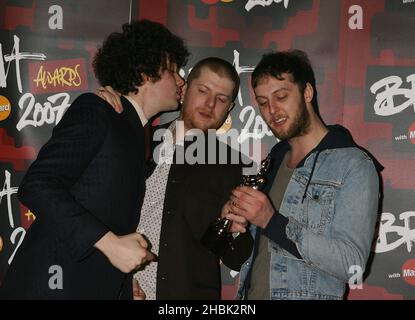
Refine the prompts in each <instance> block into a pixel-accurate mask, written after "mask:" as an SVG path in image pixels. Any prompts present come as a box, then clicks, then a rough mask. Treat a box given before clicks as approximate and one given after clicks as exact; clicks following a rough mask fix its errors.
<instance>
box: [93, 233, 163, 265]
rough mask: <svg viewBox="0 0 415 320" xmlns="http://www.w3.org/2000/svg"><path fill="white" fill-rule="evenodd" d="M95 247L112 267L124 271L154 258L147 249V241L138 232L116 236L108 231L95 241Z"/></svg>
mask: <svg viewBox="0 0 415 320" xmlns="http://www.w3.org/2000/svg"><path fill="white" fill-rule="evenodd" d="M95 247H96V248H97V249H98V250H100V251H101V252H102V253H103V254H104V255H105V256H106V257H107V258H108V260H109V261H110V262H111V264H112V265H113V266H114V267H116V268H117V269H118V270H120V271H122V272H124V273H130V272H132V271H134V270H137V269H138V268H139V267H140V266H142V265H143V264H145V263H148V262H150V261H153V260H154V259H155V256H154V254H153V253H151V252H150V251H148V250H147V247H148V244H147V241H146V240H145V239H144V237H143V236H142V235H141V234H139V233H131V234H128V235H125V236H116V235H115V234H114V233H112V232H111V231H109V232H107V233H106V234H105V235H104V236H103V237H102V238H101V239H99V240H98V241H97V243H95Z"/></svg>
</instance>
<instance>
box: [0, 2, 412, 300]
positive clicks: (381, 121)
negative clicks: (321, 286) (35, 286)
mask: <svg viewBox="0 0 415 320" xmlns="http://www.w3.org/2000/svg"><path fill="white" fill-rule="evenodd" d="M141 18H147V19H151V20H155V21H158V22H161V23H163V24H165V25H166V26H168V27H169V28H170V29H171V30H172V31H173V32H175V33H177V34H179V35H181V36H182V37H183V38H185V39H186V42H187V44H188V46H189V48H190V50H191V52H192V54H193V55H192V57H191V60H190V61H189V64H188V65H187V66H186V67H185V68H184V69H183V70H182V73H183V75H184V76H185V75H187V74H188V71H189V69H190V68H191V67H192V65H194V63H195V62H196V61H197V60H199V59H201V58H203V57H206V56H212V55H213V56H220V57H222V58H225V59H227V60H229V61H231V62H233V63H234V65H235V67H236V68H237V70H238V72H239V74H240V77H241V82H242V86H241V90H240V94H239V96H238V100H237V104H236V107H235V108H234V109H233V111H232V113H231V115H230V117H229V118H228V120H227V125H228V127H233V128H237V129H240V130H241V132H242V130H245V131H243V132H244V133H241V136H240V139H241V141H242V140H244V139H262V142H263V144H264V145H265V146H266V148H267V149H269V147H271V146H272V145H273V144H274V143H275V139H273V137H272V134H271V132H270V131H269V130H268V128H267V127H266V125H265V124H264V123H263V121H262V119H261V118H260V117H259V114H258V111H257V108H256V105H255V101H254V99H253V95H252V90H251V88H250V73H251V72H252V70H253V68H254V66H255V64H256V63H257V62H258V61H259V59H260V56H261V55H262V54H263V53H265V52H269V51H271V50H286V49H290V48H299V49H302V50H304V51H306V52H307V53H308V54H309V56H310V58H311V60H312V62H313V65H314V69H315V72H316V77H317V88H318V92H319V102H320V109H321V114H322V116H323V118H324V119H325V121H326V123H328V124H333V123H339V124H342V125H344V126H346V127H347V128H349V129H350V130H351V132H352V134H353V136H354V137H355V140H356V141H357V142H358V143H359V144H361V145H362V146H364V147H366V148H367V149H368V150H370V151H371V152H372V153H373V155H374V156H375V157H376V158H377V159H378V160H379V161H380V162H381V163H382V164H383V166H384V167H385V170H384V171H383V174H382V178H383V183H384V198H383V201H382V207H381V208H380V210H379V228H378V230H377V233H376V236H377V238H376V239H375V241H374V244H373V249H372V256H371V263H370V266H369V268H368V272H366V273H365V277H364V282H363V285H362V286H361V285H359V281H358V279H359V270H357V269H352V270H350V275H351V284H352V285H351V289H350V292H349V294H348V298H349V299H415V170H414V169H415V168H414V167H415V106H414V102H415V42H414V41H413V30H414V29H415V1H414V0H353V1H352V0H295V1H294V0H274V1H272V0H220V1H219V0H180V1H172V0H171V1H169V0H152V1H144V0H142V1H139V0H118V1H110V0H107V1H106V0H89V1H83V0H70V1H51V0H0V280H1V278H2V277H3V276H4V273H5V271H6V270H7V268H8V265H9V263H10V262H11V261H12V259H13V257H14V254H15V252H16V250H17V249H18V247H19V245H20V244H21V242H22V240H23V238H24V236H25V230H26V229H27V228H28V227H29V225H30V223H31V222H32V221H33V219H35V215H36V213H32V212H30V211H29V210H28V209H27V208H25V207H24V206H23V205H22V204H20V203H19V201H18V199H17V196H16V193H17V190H18V188H19V183H20V181H21V180H22V178H23V175H24V173H25V171H26V169H27V168H28V166H29V165H30V163H31V162H32V161H33V160H34V159H35V158H36V155H37V153H38V151H39V148H40V147H41V146H42V145H43V144H44V143H45V142H46V140H47V139H48V138H49V136H50V134H51V130H52V128H53V126H54V125H56V123H57V122H59V120H60V119H61V117H62V115H63V113H64V112H65V110H66V109H67V108H68V107H69V105H70V104H71V102H72V101H73V100H74V98H75V97H76V96H78V95H79V94H81V93H82V92H85V91H93V90H95V89H96V87H97V82H96V80H95V79H94V76H93V73H92V69H91V60H92V57H93V55H94V53H95V51H96V48H97V46H99V45H100V43H101V42H102V40H103V39H104V38H105V37H106V36H107V35H108V34H109V33H110V32H113V31H118V30H120V29H121V25H122V23H124V22H128V21H130V20H131V19H132V20H134V19H141ZM167 117H169V116H167ZM254 129H257V130H256V133H255V134H252V133H253V132H254ZM374 192H375V190H374ZM27 272H30V265H28V266H27ZM222 278H223V283H224V285H223V297H224V298H225V299H231V298H232V296H233V293H234V291H235V285H234V284H235V282H236V281H237V279H238V276H237V274H236V273H235V272H232V271H230V270H229V269H226V268H223V269H222Z"/></svg>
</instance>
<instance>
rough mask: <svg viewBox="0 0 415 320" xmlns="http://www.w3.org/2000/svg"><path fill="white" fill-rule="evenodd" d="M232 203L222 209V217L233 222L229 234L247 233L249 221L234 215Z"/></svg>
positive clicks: (229, 202) (227, 203)
mask: <svg viewBox="0 0 415 320" xmlns="http://www.w3.org/2000/svg"><path fill="white" fill-rule="evenodd" d="M231 203H232V202H231V201H230V200H229V201H228V202H226V203H225V205H224V206H223V207H222V211H221V217H222V218H226V219H229V220H231V221H232V224H231V227H230V228H229V232H232V233H235V232H240V233H245V232H246V227H247V225H248V221H247V220H246V219H245V217H242V216H238V215H236V214H233V213H232V211H231Z"/></svg>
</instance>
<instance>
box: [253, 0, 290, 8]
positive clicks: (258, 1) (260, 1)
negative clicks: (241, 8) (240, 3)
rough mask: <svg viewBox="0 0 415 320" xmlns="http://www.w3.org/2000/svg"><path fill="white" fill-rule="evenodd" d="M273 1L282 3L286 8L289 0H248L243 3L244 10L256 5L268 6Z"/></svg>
mask: <svg viewBox="0 0 415 320" xmlns="http://www.w3.org/2000/svg"><path fill="white" fill-rule="evenodd" d="M273 3H283V4H284V8H285V9H287V8H288V4H289V3H290V0H249V1H248V2H247V3H246V5H245V10H246V11H250V10H251V9H252V8H254V7H256V6H261V7H269V6H270V5H272V4H273Z"/></svg>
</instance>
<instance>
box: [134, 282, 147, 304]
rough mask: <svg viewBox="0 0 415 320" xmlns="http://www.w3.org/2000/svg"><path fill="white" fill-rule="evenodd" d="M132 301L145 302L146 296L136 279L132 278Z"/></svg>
mask: <svg viewBox="0 0 415 320" xmlns="http://www.w3.org/2000/svg"><path fill="white" fill-rule="evenodd" d="M133 299H134V300H145V299H146V294H145V293H144V291H143V289H141V287H140V285H139V283H138V281H137V279H134V278H133Z"/></svg>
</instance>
